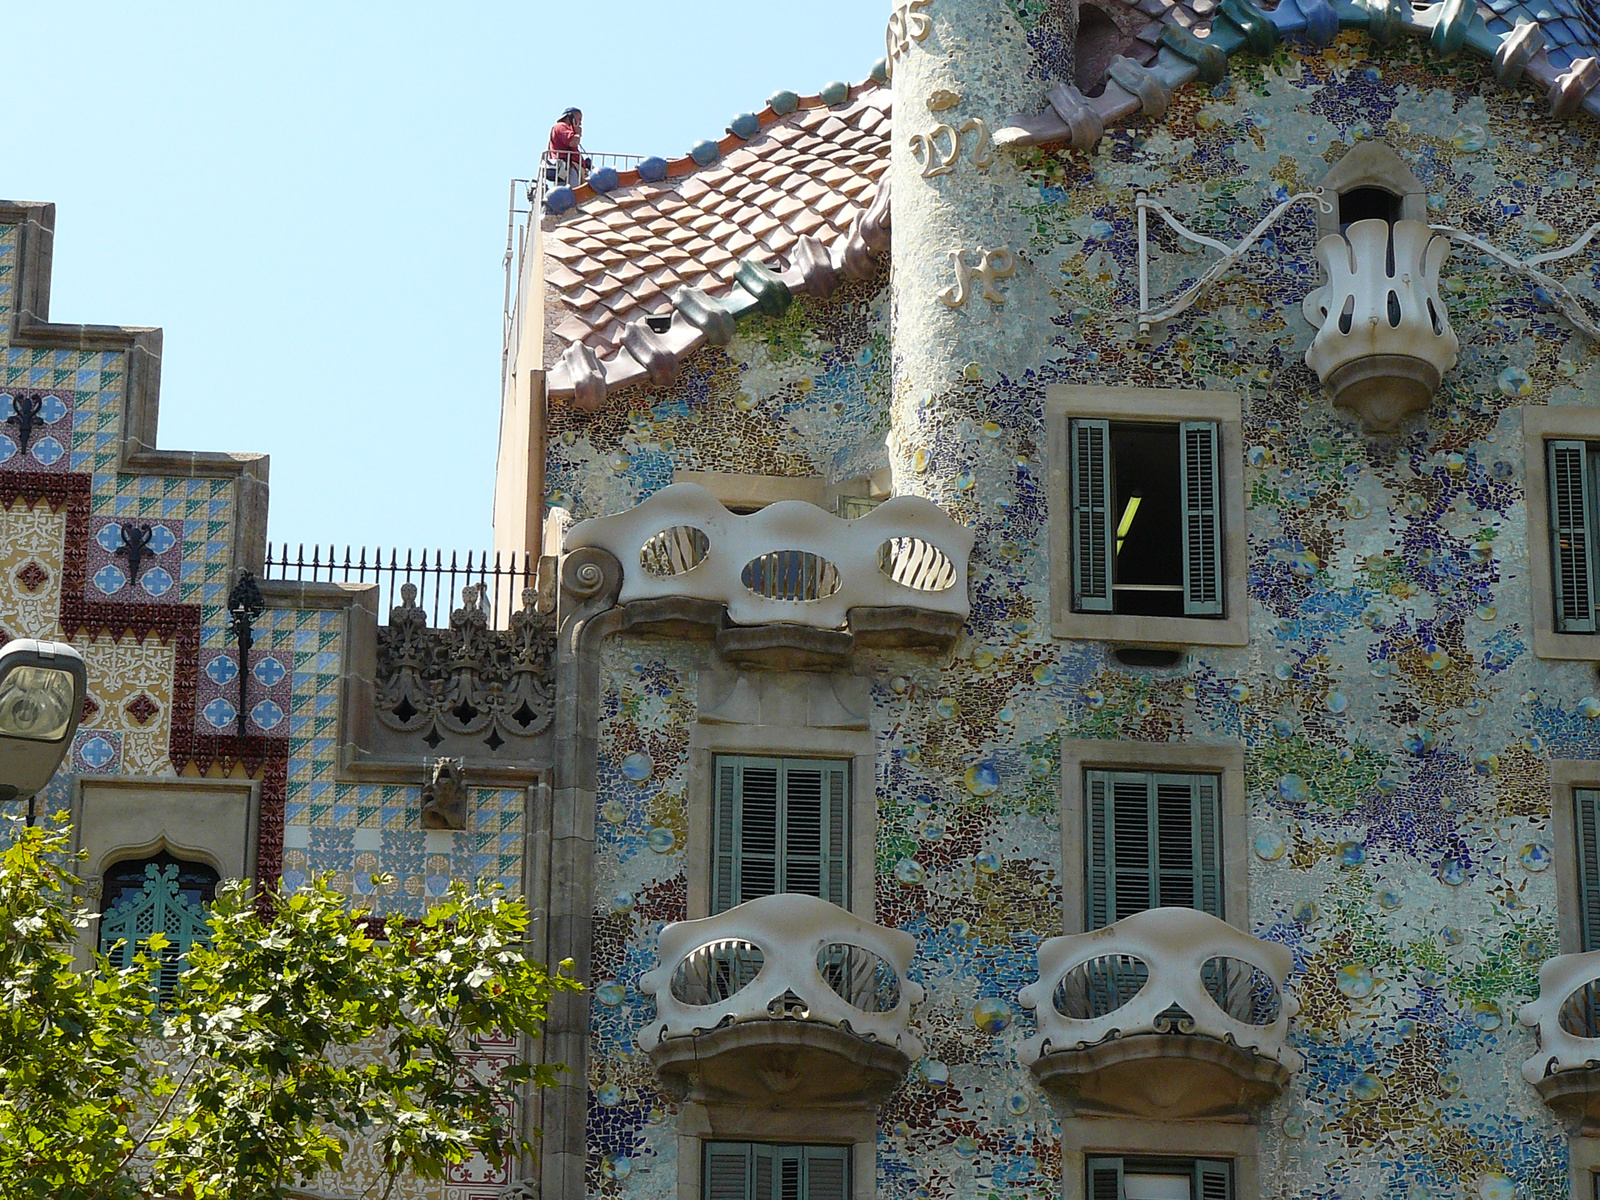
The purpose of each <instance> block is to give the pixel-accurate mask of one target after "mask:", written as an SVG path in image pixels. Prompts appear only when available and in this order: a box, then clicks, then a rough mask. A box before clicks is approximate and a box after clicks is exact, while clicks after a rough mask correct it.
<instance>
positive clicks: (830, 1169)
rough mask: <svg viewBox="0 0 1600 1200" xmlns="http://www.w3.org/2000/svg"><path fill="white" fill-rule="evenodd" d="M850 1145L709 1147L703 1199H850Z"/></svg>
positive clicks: (723, 1144)
mask: <svg viewBox="0 0 1600 1200" xmlns="http://www.w3.org/2000/svg"><path fill="white" fill-rule="evenodd" d="M849 1187H850V1148H849V1147H848V1146H771V1145H763V1144H760V1143H753V1142H708V1143H707V1144H706V1151H705V1189H704V1192H703V1200H847V1197H848V1196H849Z"/></svg>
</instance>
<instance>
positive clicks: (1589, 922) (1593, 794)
mask: <svg viewBox="0 0 1600 1200" xmlns="http://www.w3.org/2000/svg"><path fill="white" fill-rule="evenodd" d="M1572 798H1573V802H1574V804H1575V805H1576V807H1577V817H1578V821H1577V829H1578V847H1577V849H1578V855H1577V859H1578V897H1579V904H1578V910H1579V917H1580V921H1581V925H1582V933H1583V949H1584V950H1585V951H1589V950H1597V949H1600V791H1595V790H1593V789H1591V788H1576V789H1574V791H1573V793H1572Z"/></svg>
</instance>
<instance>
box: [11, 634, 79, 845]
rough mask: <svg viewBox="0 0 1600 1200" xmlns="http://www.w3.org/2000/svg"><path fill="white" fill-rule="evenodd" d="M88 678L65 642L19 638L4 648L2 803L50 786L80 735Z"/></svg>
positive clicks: (29, 797) (30, 797)
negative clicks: (73, 738) (76, 736)
mask: <svg viewBox="0 0 1600 1200" xmlns="http://www.w3.org/2000/svg"><path fill="white" fill-rule="evenodd" d="M88 688H89V674H88V671H87V669H86V668H85V667H84V665H83V656H82V655H81V654H79V653H78V652H77V651H76V650H74V649H73V648H72V647H71V646H69V645H67V644H66V643H65V642H41V641H37V640H36V639H34V638H18V639H16V640H15V641H12V642H8V643H6V645H5V646H4V647H0V801H5V800H18V799H23V798H26V799H27V801H28V824H30V825H31V824H33V797H34V793H36V792H37V791H38V790H39V789H40V788H42V787H44V785H45V784H47V783H49V782H50V777H51V776H52V775H54V774H55V773H56V768H57V767H59V766H60V765H61V760H62V759H63V758H65V757H66V753H67V748H68V747H69V746H70V745H72V735H73V734H74V733H75V732H77V729H78V719H79V717H81V716H82V715H83V697H84V694H85V693H86V692H87V691H88Z"/></svg>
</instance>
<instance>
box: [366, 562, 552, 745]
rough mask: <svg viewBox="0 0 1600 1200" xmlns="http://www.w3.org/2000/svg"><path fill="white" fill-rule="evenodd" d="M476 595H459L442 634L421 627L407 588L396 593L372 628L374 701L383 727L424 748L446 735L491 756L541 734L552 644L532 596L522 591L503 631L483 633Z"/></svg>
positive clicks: (546, 718) (548, 702)
mask: <svg viewBox="0 0 1600 1200" xmlns="http://www.w3.org/2000/svg"><path fill="white" fill-rule="evenodd" d="M478 594H479V589H478V588H477V587H472V586H468V587H464V588H462V589H461V602H462V603H461V607H460V608H458V609H456V610H455V611H454V612H453V613H451V614H450V627H449V628H448V629H430V628H428V619H427V614H426V613H425V612H423V610H422V609H420V608H418V607H417V603H416V600H417V589H416V587H415V586H414V585H412V584H409V583H407V584H403V585H402V586H401V588H400V604H399V606H398V607H396V608H394V609H391V610H390V613H389V623H388V624H387V625H384V626H380V627H379V629H378V661H377V681H376V687H375V699H376V704H377V711H378V719H379V721H380V722H382V724H383V725H384V726H385V727H386V728H388V729H389V730H392V731H394V732H396V733H406V734H416V735H417V736H418V737H420V738H421V740H422V741H423V742H425V743H426V744H427V745H428V747H429V748H430V749H432V748H436V747H438V746H439V744H440V743H441V742H442V741H444V740H445V738H446V737H447V736H449V737H456V738H462V737H466V738H473V739H477V740H478V741H480V742H481V743H482V744H483V745H485V746H487V747H488V749H489V751H490V752H491V753H496V752H498V751H499V750H500V749H501V747H502V746H505V745H507V744H508V743H513V744H514V743H516V742H517V741H523V742H525V741H526V739H529V738H533V737H536V736H538V735H539V734H542V733H543V732H544V731H545V729H546V728H548V726H549V725H550V718H551V714H552V712H553V711H554V695H555V692H554V687H555V685H554V678H553V671H552V661H553V656H554V636H553V632H552V630H551V629H550V627H549V622H548V620H547V618H546V616H545V614H544V613H541V612H539V611H538V610H537V609H536V608H535V606H534V605H535V600H536V596H537V593H536V590H535V589H533V588H528V589H526V590H525V591H524V592H523V593H522V605H523V606H522V608H521V610H520V611H518V612H516V613H513V614H512V616H511V620H510V623H509V625H508V627H507V628H506V629H490V628H489V619H488V616H487V615H486V614H485V613H484V611H483V609H482V608H481V607H480V606H479V603H478ZM515 756H516V754H515V753H514V752H508V753H507V754H506V755H502V757H515Z"/></svg>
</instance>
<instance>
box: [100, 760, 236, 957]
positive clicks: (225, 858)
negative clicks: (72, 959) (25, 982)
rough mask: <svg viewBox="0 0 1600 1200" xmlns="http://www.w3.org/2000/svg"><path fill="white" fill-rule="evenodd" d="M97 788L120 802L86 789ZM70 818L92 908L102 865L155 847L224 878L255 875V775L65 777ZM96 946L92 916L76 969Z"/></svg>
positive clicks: (152, 852)
mask: <svg viewBox="0 0 1600 1200" xmlns="http://www.w3.org/2000/svg"><path fill="white" fill-rule="evenodd" d="M102 791H103V792H105V793H107V794H108V795H111V794H114V793H118V792H121V793H126V796H125V797H122V799H125V800H127V801H128V802H127V803H125V804H124V803H118V802H116V801H111V802H110V803H109V804H108V803H107V802H106V801H103V800H97V798H96V797H95V796H94V795H93V794H92V793H95V792H102ZM162 793H166V795H165V796H163V795H162ZM230 798H231V799H232V802H231V803H229V800H230ZM219 802H221V803H219ZM230 810H235V811H230ZM71 818H72V849H73V852H74V853H77V852H78V851H83V852H85V853H86V854H87V857H86V858H85V859H84V861H83V862H82V863H81V864H80V872H81V876H82V878H83V881H84V884H85V890H86V891H87V893H88V899H89V901H90V903H91V905H92V906H93V907H95V908H96V909H98V907H99V904H100V901H101V899H102V897H101V887H102V882H103V880H104V878H105V872H106V868H107V867H109V866H111V865H112V864H114V863H118V862H125V861H127V860H129V859H140V858H151V857H153V856H155V855H157V854H159V853H161V852H162V851H163V850H164V851H166V852H167V853H168V854H170V855H172V856H173V857H174V858H179V859H186V860H189V861H192V862H201V863H205V864H206V865H207V866H209V867H211V868H212V869H213V870H215V871H216V872H217V873H218V875H220V876H221V882H224V883H225V882H227V881H228V880H230V879H250V880H254V879H255V878H256V866H257V854H258V851H259V849H260V841H261V781H260V780H256V779H191V778H184V777H182V776H160V775H146V776H132V775H101V776H96V775H89V776H84V775H79V776H76V777H74V779H73V781H72V801H71ZM234 822H238V825H237V827H236V828H234V829H232V830H231V831H230V830H227V829H226V826H228V825H232V824H233V823H234ZM219 826H220V827H219ZM99 945H100V919H99V917H96V918H95V919H94V920H92V921H90V922H89V927H88V928H87V929H85V930H83V931H82V933H81V935H80V936H79V939H78V945H77V958H78V963H79V965H80V966H81V967H84V968H87V967H88V966H89V964H90V963H92V962H93V952H94V950H95V948H96V947H98V946H99Z"/></svg>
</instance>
